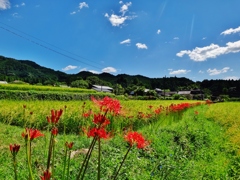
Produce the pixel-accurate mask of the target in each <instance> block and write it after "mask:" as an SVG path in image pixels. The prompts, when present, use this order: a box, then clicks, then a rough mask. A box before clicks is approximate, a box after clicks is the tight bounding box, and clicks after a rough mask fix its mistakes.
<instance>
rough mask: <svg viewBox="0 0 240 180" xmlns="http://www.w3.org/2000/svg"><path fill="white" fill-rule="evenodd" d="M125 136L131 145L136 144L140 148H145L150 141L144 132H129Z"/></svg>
mask: <svg viewBox="0 0 240 180" xmlns="http://www.w3.org/2000/svg"><path fill="white" fill-rule="evenodd" d="M124 138H125V140H126V141H127V142H128V143H129V144H130V146H133V145H134V144H136V145H137V148H138V149H143V148H145V147H146V146H148V145H149V142H148V141H146V140H145V138H144V137H143V136H142V134H140V133H138V132H128V134H127V135H125V137H124Z"/></svg>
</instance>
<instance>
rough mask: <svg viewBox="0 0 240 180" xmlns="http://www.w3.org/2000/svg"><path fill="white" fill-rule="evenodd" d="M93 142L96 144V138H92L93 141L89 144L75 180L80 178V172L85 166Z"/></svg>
mask: <svg viewBox="0 0 240 180" xmlns="http://www.w3.org/2000/svg"><path fill="white" fill-rule="evenodd" d="M95 142H96V138H95V137H94V138H93V140H92V142H91V144H90V146H89V149H88V152H87V154H86V156H85V158H84V160H83V163H82V166H81V168H80V170H79V173H78V176H77V180H79V179H80V176H81V174H82V171H83V167H84V166H85V163H86V161H87V159H88V156H89V154H90V152H91V149H92V147H93V146H94V144H95Z"/></svg>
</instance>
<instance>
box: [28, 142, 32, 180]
mask: <svg viewBox="0 0 240 180" xmlns="http://www.w3.org/2000/svg"><path fill="white" fill-rule="evenodd" d="M27 153H28V170H29V179H30V180H33V174H32V163H31V140H28V145H27Z"/></svg>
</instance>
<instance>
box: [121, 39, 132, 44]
mask: <svg viewBox="0 0 240 180" xmlns="http://www.w3.org/2000/svg"><path fill="white" fill-rule="evenodd" d="M128 43H131V40H130V39H126V40H124V41H122V42H120V44H128Z"/></svg>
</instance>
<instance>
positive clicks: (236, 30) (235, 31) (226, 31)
mask: <svg viewBox="0 0 240 180" xmlns="http://www.w3.org/2000/svg"><path fill="white" fill-rule="evenodd" d="M238 32H240V26H239V27H238V28H235V29H233V28H230V29H227V30H225V31H223V32H222V33H221V35H229V34H234V33H238Z"/></svg>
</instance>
